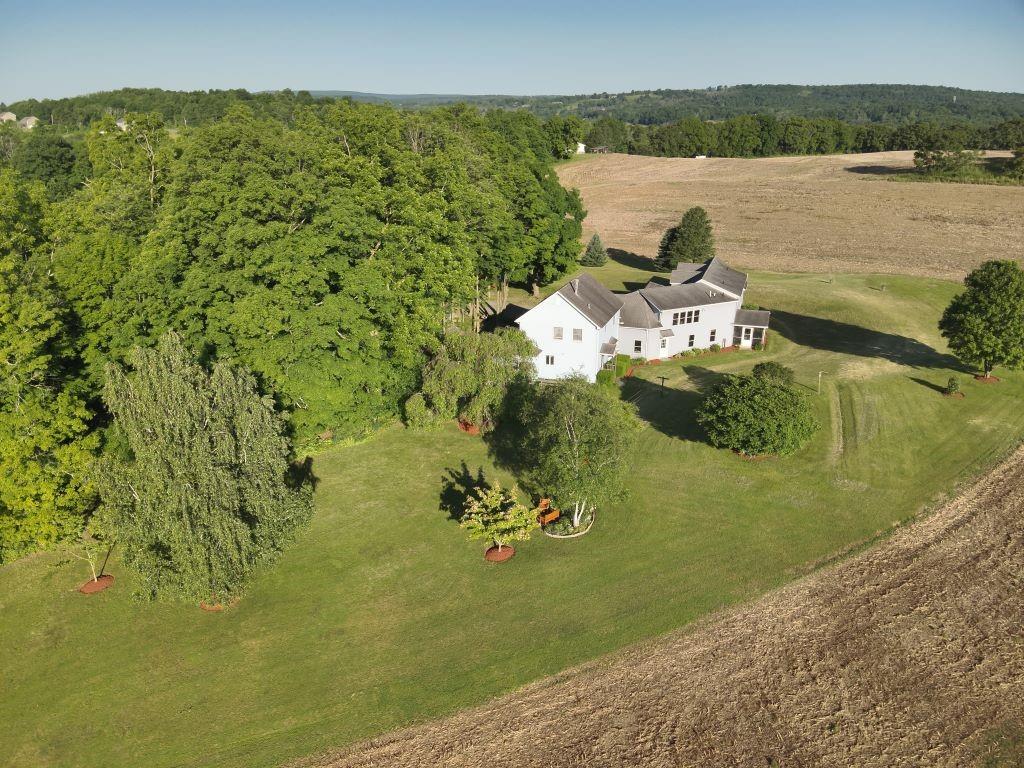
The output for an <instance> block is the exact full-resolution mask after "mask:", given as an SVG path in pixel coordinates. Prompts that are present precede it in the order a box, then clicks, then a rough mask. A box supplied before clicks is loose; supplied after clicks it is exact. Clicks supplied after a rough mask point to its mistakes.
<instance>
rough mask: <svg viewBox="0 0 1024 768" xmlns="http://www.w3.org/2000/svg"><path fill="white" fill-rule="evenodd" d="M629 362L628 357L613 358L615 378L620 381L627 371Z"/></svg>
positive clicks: (617, 356)
mask: <svg viewBox="0 0 1024 768" xmlns="http://www.w3.org/2000/svg"><path fill="white" fill-rule="evenodd" d="M629 366H630V360H629V355H616V356H615V378H617V379H621V378H622V377H623V376H625V375H626V372H627V371H628V370H629Z"/></svg>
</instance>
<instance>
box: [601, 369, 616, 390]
mask: <svg viewBox="0 0 1024 768" xmlns="http://www.w3.org/2000/svg"><path fill="white" fill-rule="evenodd" d="M597 383H598V384H599V385H601V386H602V387H612V388H614V387H615V374H614V373H613V372H612V371H610V370H608V369H605V370H603V371H598V372H597Z"/></svg>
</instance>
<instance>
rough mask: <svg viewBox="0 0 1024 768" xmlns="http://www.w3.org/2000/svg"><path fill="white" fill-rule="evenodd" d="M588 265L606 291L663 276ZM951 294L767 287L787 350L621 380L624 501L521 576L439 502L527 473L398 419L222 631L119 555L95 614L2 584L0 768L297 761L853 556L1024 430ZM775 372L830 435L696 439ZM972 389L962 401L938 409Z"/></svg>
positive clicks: (817, 282) (781, 281)
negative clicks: (959, 388)
mask: <svg viewBox="0 0 1024 768" xmlns="http://www.w3.org/2000/svg"><path fill="white" fill-rule="evenodd" d="M630 270H632V271H630ZM594 271H595V273H597V274H598V275H599V276H601V278H602V279H604V280H606V281H607V282H608V283H609V284H612V285H613V287H621V286H618V285H614V284H615V283H616V281H618V282H623V283H624V282H629V281H632V280H640V281H641V282H645V281H646V279H647V278H646V276H645V275H644V274H643V270H642V269H639V268H637V267H628V268H627V267H624V266H623V265H622V264H610V265H608V266H606V267H602V268H600V269H599V270H594ZM883 285H884V290H882V288H883ZM957 290H958V288H957V286H956V285H954V284H952V283H945V282H941V281H929V280H920V279H912V278H896V277H884V278H882V277H872V276H857V277H844V276H838V277H836V278H835V279H834V280H833V282H827V278H823V277H822V276H820V275H767V274H755V275H752V288H751V291H750V293H749V294H748V297H749V299H750V300H751V301H753V302H755V303H760V304H762V305H764V306H768V307H771V308H772V309H773V310H774V312H775V318H774V321H773V326H774V329H775V330H773V332H772V335H771V337H770V339H771V341H770V348H769V350H768V351H766V352H743V353H725V354H721V355H717V356H714V355H708V356H703V357H699V358H687V359H686V360H685V361H672V362H669V363H664V364H661V365H651V366H645V367H643V368H640V369H639V370H638V371H637V375H636V376H635V377H634V378H633V379H632V380H630V381H628V382H627V383H626V384H625V385H624V387H623V396H624V397H627V398H630V399H632V400H634V401H635V402H636V403H637V405H638V407H639V409H640V411H641V413H642V415H643V416H644V417H645V418H646V419H647V420H648V423H649V424H648V426H647V428H645V430H644V432H643V433H642V436H641V439H640V446H639V449H638V451H637V452H636V455H635V457H634V459H633V460H632V468H631V470H630V479H629V485H630V490H631V493H630V496H629V498H628V499H627V500H624V501H622V502H620V503H616V504H614V505H610V506H608V507H607V508H605V509H601V510H600V512H599V515H598V520H597V524H596V526H595V527H594V529H593V531H592V532H591V533H590V534H589V535H587V536H586V537H584V538H582V539H579V540H575V541H555V540H552V539H548V538H545V537H543V536H538V537H536V538H535V539H534V540H532V541H530V542H526V543H523V544H521V545H517V549H518V554H517V555H516V557H515V558H514V559H513V560H512V561H511V562H509V563H507V564H504V565H500V566H494V565H490V564H487V563H485V562H484V560H483V558H482V554H483V546H482V545H481V544H480V543H473V542H469V541H467V540H466V537H465V535H464V532H463V531H462V530H460V529H459V527H458V525H457V523H455V522H454V521H452V520H450V519H449V517H448V515H447V513H446V512H444V511H441V509H440V499H441V494H442V490H443V480H444V478H445V477H446V475H447V474H448V472H449V471H455V472H456V473H459V472H461V471H462V466H463V464H465V466H466V468H467V469H468V470H469V471H470V472H472V473H475V472H476V471H477V470H478V469H481V468H482V470H483V471H484V473H485V475H486V476H487V477H488V478H489V479H500V480H502V481H503V482H510V481H511V480H512V478H511V477H510V476H508V475H507V474H506V473H504V472H502V471H499V470H497V469H495V468H494V466H493V465H492V463H491V460H490V459H489V457H488V451H487V447H486V445H485V443H484V442H483V441H482V440H481V439H479V438H475V437H469V436H467V435H464V434H462V433H461V432H459V431H458V430H456V429H455V428H453V427H449V428H445V429H443V430H440V431H437V432H413V431H408V430H405V429H404V428H402V427H400V426H395V427H393V428H390V429H387V430H384V431H383V432H382V433H380V434H379V435H378V436H376V437H375V438H374V439H371V440H368V441H367V442H365V443H362V444H359V445H355V446H351V447H346V448H340V449H337V450H334V451H331V452H329V453H326V454H324V455H322V456H319V457H317V458H316V460H315V463H314V471H315V473H316V475H317V477H318V478H319V485H318V487H317V491H316V516H315V518H314V520H313V522H312V524H311V526H310V527H309V528H308V529H307V530H306V531H304V532H303V534H302V536H301V537H300V539H299V541H298V542H297V543H296V544H295V545H294V546H293V547H292V548H291V549H290V550H289V551H288V552H287V553H286V554H285V555H284V556H283V558H282V559H281V561H280V563H279V564H278V566H277V567H276V568H274V569H272V570H269V571H267V572H266V573H264V574H262V576H261V577H260V578H259V579H258V580H257V581H256V583H255V584H254V585H253V587H252V589H251V591H250V592H249V594H248V595H247V596H246V598H245V599H244V600H242V601H241V602H240V603H239V604H237V605H236V606H234V607H232V608H230V609H228V610H226V611H225V612H223V613H220V614H208V613H203V612H201V611H200V610H199V609H198V608H197V607H195V606H192V605H153V604H146V603H136V602H133V601H132V600H131V598H130V592H131V588H132V584H131V580H130V578H128V577H127V576H126V574H125V573H124V572H123V570H122V569H121V567H120V565H119V563H118V562H117V561H116V559H115V562H114V563H113V566H112V569H111V570H112V571H113V572H114V573H115V574H116V576H117V582H116V585H115V587H114V588H113V589H112V590H109V591H107V592H104V593H102V594H99V595H95V596H92V597H84V596H81V595H79V594H77V593H76V592H75V591H74V589H75V587H76V585H77V584H79V583H80V582H81V581H82V580H83V579H84V578H85V575H86V574H85V571H84V570H83V568H82V567H81V565H80V564H64V565H60V564H59V558H58V557H57V556H55V555H43V556H37V557H31V558H26V559H24V560H21V561H19V562H16V563H13V564H11V565H9V566H6V567H4V568H2V569H0V655H2V658H3V664H2V665H0V693H2V695H0V719H2V721H3V722H4V724H5V727H4V728H3V729H2V731H0V763H2V764H4V765H8V764H9V765H15V766H22V765H24V766H96V765H125V766H127V765H145V766H147V767H148V768H157V767H159V766H182V765H184V766H210V765H217V766H221V765H226V766H239V767H241V766H245V767H246V768H250V767H254V766H271V765H275V764H279V763H281V762H284V761H287V760H290V759H293V758H297V757H300V756H303V755H308V754H311V753H315V752H318V751H320V750H324V749H327V748H330V747H335V746H340V745H344V744H347V743H351V742H353V741H356V740H359V739H362V738H366V737H369V736H373V735H376V734H380V733H382V732H385V731H388V730H390V729H393V728H397V727H400V726H402V725H406V724H409V723H412V722H416V721H422V720H425V719H428V718H432V717H436V716H439V715H442V714H445V713H448V712H451V711H454V710H456V709H459V708H462V707H466V706H469V705H471V704H474V703H477V702H481V701H483V700H485V699H487V698H489V697H492V696H495V695H498V694H500V693H503V692H506V691H509V690H511V689H513V688H516V687H517V686H521V685H523V684H525V683H527V682H529V681H531V680H535V679H538V678H540V677H543V676H545V675H549V674H552V673H555V672H557V671H559V670H562V669H565V668H566V667H569V666H571V665H574V664H577V663H580V662H583V661H585V660H588V659H592V658H594V657H596V656H599V655H601V654H603V653H606V652H608V651H611V650H614V649H616V648H619V647H621V646H623V645H626V644H629V643H632V642H635V641H638V640H641V639H643V638H646V637H650V636H654V635H658V634H660V633H664V632H666V631H669V630H671V629H674V628H677V627H680V626H683V625H685V624H686V623H688V622H691V621H693V620H694V619H696V618H698V617H700V616H703V615H706V614H708V613H709V612H711V611H714V610H715V609H718V608H720V607H722V606H727V605H729V604H733V603H735V602H737V601H741V600H745V599H748V598H750V597H752V596H753V595H756V594H758V593H761V592H763V591H765V590H768V589H770V588H772V587H774V586H776V585H778V584H781V583H783V582H784V581H786V580H788V579H792V578H794V577H795V576H797V575H799V574H800V573H803V572H806V571H807V570H808V569H810V568H813V567H814V566H815V565H816V564H820V563H822V562H824V561H826V560H828V559H829V558H832V557H835V556H837V555H839V554H842V553H843V552H846V551H848V550H849V549H851V548H854V547H857V546H861V545H863V544H864V543H865V542H868V541H870V540H871V539H872V538H874V537H876V536H878V535H881V534H884V532H885V531H886V530H888V529H889V528H891V526H893V525H894V524H897V523H898V522H900V521H903V520H906V519H908V518H909V517H911V516H913V515H915V514H916V513H918V512H920V511H921V510H922V509H923V508H924V507H926V506H927V505H928V504H929V503H931V502H933V501H935V500H936V499H937V498H938V497H939V496H940V495H942V494H943V493H945V492H948V491H950V490H952V488H953V487H954V486H955V485H956V484H957V483H958V482H960V481H963V480H964V479H966V478H968V477H969V476H971V475H973V474H975V473H977V472H978V471H980V470H981V469H982V468H983V467H984V466H985V465H987V464H989V463H991V462H992V461H993V460H994V459H995V458H996V457H997V456H999V455H1001V454H1003V453H1004V452H1005V451H1007V450H1008V449H1009V448H1010V447H1011V446H1012V445H1014V444H1015V443H1016V442H1017V441H1018V439H1019V438H1020V436H1021V435H1022V434H1024V409H1022V408H1020V402H1021V397H1022V396H1024V376H1021V375H1017V374H1007V373H1006V372H1004V371H998V372H997V373H999V374H1000V375H1002V376H1003V382H1002V383H1001V384H998V385H985V384H980V383H977V382H975V381H974V380H973V379H971V378H970V376H969V374H967V373H966V372H962V371H958V370H957V369H956V364H955V362H954V361H952V360H951V359H950V358H949V357H948V356H946V355H945V353H944V351H943V347H942V345H941V343H940V339H939V338H938V336H937V333H936V331H935V323H936V320H937V318H938V316H939V313H940V312H941V308H942V307H943V306H944V305H945V304H946V302H947V301H948V300H949V298H950V297H951V296H952V295H953V294H954V293H955V292H956V291H957ZM767 359H776V360H779V361H780V362H783V363H785V364H786V365H790V366H792V367H793V368H794V369H795V370H796V371H797V378H798V381H799V383H800V384H801V385H802V386H804V387H806V388H807V389H806V391H807V392H808V396H810V397H812V398H813V399H814V402H815V407H816V409H817V413H818V416H819V418H820V419H821V421H822V423H823V429H822V430H821V431H820V433H819V434H818V435H817V436H816V437H815V439H814V440H813V441H812V442H811V444H810V445H809V446H808V447H807V448H806V449H805V450H803V451H801V452H800V453H799V454H797V455H795V456H792V457H789V458H783V459H767V460H764V461H746V460H743V459H741V458H739V457H737V456H735V455H733V454H731V453H729V452H726V451H720V450H715V449H713V448H711V447H709V446H708V445H706V444H704V443H703V442H702V441H701V439H700V435H699V432H698V431H697V429H696V427H695V424H694V420H693V414H692V409H693V407H694V405H695V404H696V403H697V402H698V401H699V397H700V390H701V388H703V387H706V386H709V385H710V384H712V383H713V382H714V380H715V378H716V377H717V376H720V375H721V374H723V373H725V372H743V371H747V370H749V369H750V367H751V366H752V365H753V364H754V363H755V362H758V361H760V360H767ZM819 372H822V376H821V379H822V391H821V394H820V395H819V394H818V393H817V391H816V390H817V381H818V374H819ZM954 373H956V374H957V375H960V376H961V380H962V383H963V385H964V391H965V392H966V395H967V396H966V398H965V399H964V400H951V399H947V398H944V397H942V396H941V395H940V394H939V393H938V392H937V391H936V387H937V386H940V385H942V384H944V383H945V381H946V379H947V378H948V377H949V376H950V375H953V374H954ZM662 376H663V377H665V386H664V388H663V387H662V385H661V382H660V380H659V377H662Z"/></svg>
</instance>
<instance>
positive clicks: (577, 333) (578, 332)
mask: <svg viewBox="0 0 1024 768" xmlns="http://www.w3.org/2000/svg"><path fill="white" fill-rule="evenodd" d="M572 340H573V341H583V329H582V328H573V329H572Z"/></svg>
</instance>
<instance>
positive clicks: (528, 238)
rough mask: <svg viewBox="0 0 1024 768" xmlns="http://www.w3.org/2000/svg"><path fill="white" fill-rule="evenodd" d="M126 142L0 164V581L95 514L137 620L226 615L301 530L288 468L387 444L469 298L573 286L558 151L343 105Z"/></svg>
mask: <svg viewBox="0 0 1024 768" xmlns="http://www.w3.org/2000/svg"><path fill="white" fill-rule="evenodd" d="M125 118H126V125H124V126H123V127H119V126H118V125H117V124H116V122H115V119H114V117H113V116H112V115H105V116H102V117H100V118H99V119H97V120H95V121H94V122H93V123H92V124H91V125H90V127H89V129H88V130H87V131H86V132H85V134H84V136H83V137H82V139H81V141H76V142H74V143H73V144H69V143H68V142H67V140H66V139H65V137H64V136H62V135H60V134H58V133H56V132H55V131H50V130H48V129H46V128H40V129H37V130H36V131H32V132H25V133H24V134H23V135H22V143H21V144H19V149H20V148H21V147H25V146H29V147H35V149H37V150H39V151H38V152H36V153H35V155H34V156H33V162H32V163H22V162H20V160H19V155H18V154H17V153H15V154H14V155H13V156H11V157H9V158H7V159H5V160H0V282H2V283H3V285H2V290H0V358H2V359H3V360H4V361H5V363H6V364H5V366H4V367H3V369H2V373H0V457H2V458H0V468H2V470H3V471H2V472H0V478H2V479H0V562H3V561H6V560H10V559H12V558H14V557H18V556H20V555H22V554H24V553H26V552H30V551H32V550H35V549H40V548H47V547H50V546H53V545H55V544H56V543H58V542H60V541H63V540H67V539H69V538H72V539H73V538H74V537H75V536H77V535H78V534H79V533H80V532H81V530H82V528H83V526H84V525H85V523H86V521H87V520H89V519H90V518H91V516H93V514H94V512H95V510H96V509H97V508H99V506H100V504H99V503H100V501H101V500H102V502H103V504H102V508H103V509H106V510H110V512H111V516H112V522H110V525H109V526H108V525H107V524H106V523H104V521H101V520H99V519H98V518H92V519H93V523H95V525H91V526H90V535H93V534H94V535H95V536H98V537H100V538H102V537H104V536H109V535H111V533H110V532H111V531H114V535H116V538H117V540H118V541H119V542H121V545H122V546H124V547H125V551H124V558H125V562H126V563H130V564H133V567H135V568H137V569H138V570H139V571H140V572H141V573H142V574H143V575H144V578H143V579H142V581H141V583H142V584H143V585H144V586H145V589H146V591H147V593H148V594H150V595H153V596H160V595H163V594H175V595H178V596H187V597H189V598H193V597H199V596H201V595H202V594H203V593H204V592H205V593H206V594H208V595H210V596H212V597H216V598H218V599H220V598H229V597H230V596H231V595H232V594H233V593H234V592H235V591H236V589H237V588H238V584H239V583H240V580H241V579H242V578H243V577H244V576H245V574H247V573H249V572H250V571H251V569H252V568H253V567H255V566H256V565H257V564H258V563H259V562H262V561H264V560H265V559H266V558H267V557H269V556H271V555H272V553H273V552H274V551H277V550H278V549H280V547H281V546H283V543H284V542H286V541H287V540H288V538H289V536H290V535H291V531H292V530H294V528H295V526H297V525H299V524H300V523H301V521H302V520H304V519H305V518H306V516H307V514H308V499H305V500H303V498H302V494H303V493H304V491H303V490H302V487H301V486H302V481H301V472H298V473H296V469H295V467H293V466H291V461H292V460H293V459H294V456H295V452H296V451H295V448H298V449H300V450H306V449H308V448H310V447H313V446H316V445H320V444H324V443H328V442H331V441H336V440H341V439H346V438H353V437H358V436H360V435H365V434H367V433H368V432H370V431H371V430H373V429H375V428H377V427H378V426H380V425H382V424H385V423H387V422H388V421H390V420H391V419H393V418H394V417H395V416H396V415H397V414H398V413H399V412H400V410H401V404H402V403H403V401H405V400H406V399H407V398H408V396H409V395H410V394H412V393H413V392H415V391H417V390H418V389H419V388H420V386H421V375H422V369H423V366H424V363H425V362H426V361H427V360H429V359H430V358H431V357H432V356H433V355H434V354H435V353H436V352H437V350H438V349H440V344H441V340H442V339H443V338H444V337H445V335H446V332H447V331H449V330H450V329H452V328H453V327H457V326H460V325H462V324H464V322H465V320H466V318H467V317H469V316H470V312H471V309H472V307H473V306H474V304H475V303H476V302H477V301H478V299H479V297H480V295H481V294H482V293H485V292H486V291H487V290H488V288H497V289H502V288H503V287H507V286H508V285H509V284H510V283H513V282H515V283H521V284H523V285H527V286H530V285H541V284H545V283H548V282H551V281H553V280H556V279H558V278H559V277H560V276H562V275H564V274H565V273H566V272H567V271H568V270H569V269H571V268H573V267H574V266H575V265H576V263H577V259H578V257H579V253H580V243H579V239H580V232H581V222H582V219H583V216H584V211H583V208H582V205H581V202H580V199H579V197H578V196H577V194H576V193H575V192H570V191H567V190H565V189H563V188H562V187H561V186H560V184H559V183H558V179H557V177H556V175H555V174H554V171H553V167H552V166H553V161H554V157H555V155H556V154H561V153H564V152H565V151H566V148H567V147H568V146H570V144H569V139H571V138H573V136H572V135H571V133H572V131H573V130H576V128H572V127H571V125H570V127H569V128H566V125H565V123H564V122H563V123H557V122H555V123H549V124H547V125H546V124H544V123H542V122H541V121H540V120H538V119H537V118H535V117H533V116H532V115H530V114H528V113H512V112H503V111H495V112H491V113H486V114H482V113H480V112H479V111H477V110H475V109H472V108H466V107H462V106H455V107H444V108H439V109H435V110H429V111H422V112H399V111H397V110H395V109H392V108H390V107H386V106H373V105H365V104H356V103H352V102H348V101H339V102H330V103H322V104H321V103H316V104H310V105H307V106H304V107H302V108H300V109H298V110H297V111H296V112H295V113H294V114H293V115H292V116H290V117H289V118H288V119H287V120H284V119H281V118H279V117H275V116H273V115H270V114H266V113H264V112H261V111H259V110H254V109H252V108H251V106H249V105H247V104H242V103H235V104H232V105H231V106H230V107H229V108H228V109H227V111H226V113H225V115H224V116H223V118H221V119H219V120H215V121H213V122H210V123H208V124H206V125H199V126H191V125H190V126H189V127H188V128H181V129H178V130H175V131H172V130H169V128H168V126H167V124H166V122H165V120H164V118H163V116H162V115H161V114H159V113H132V112H129V113H127V115H125ZM566 131H568V133H566ZM567 137H568V138H567ZM68 147H70V150H71V151H70V153H69V152H68V151H67V149H68ZM54 149H55V150H56V151H51V150H54ZM23 158H24V156H21V159H23ZM211 425H212V426H211ZM183 478H188V480H187V481H185V480H183ZM168 516H176V518H175V519H188V520H190V521H193V523H194V524H195V526H196V531H198V533H196V534H195V535H196V536H197V537H198V539H199V540H208V542H209V541H230V542H231V547H230V548H229V550H230V551H220V555H218V557H220V559H219V560H217V561H216V562H214V561H212V560H210V559H209V557H208V555H207V554H204V548H203V547H201V546H198V544H197V543H196V540H193V539H182V538H180V531H181V529H180V526H178V527H175V526H174V525H171V524H170V522H169V520H168ZM108 522H109V521H108ZM101 523H103V524H101ZM239 526H241V527H239ZM203 537H206V538H205V539H204V538H203ZM218 546H219V545H218ZM221 549H222V550H223V548H221Z"/></svg>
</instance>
